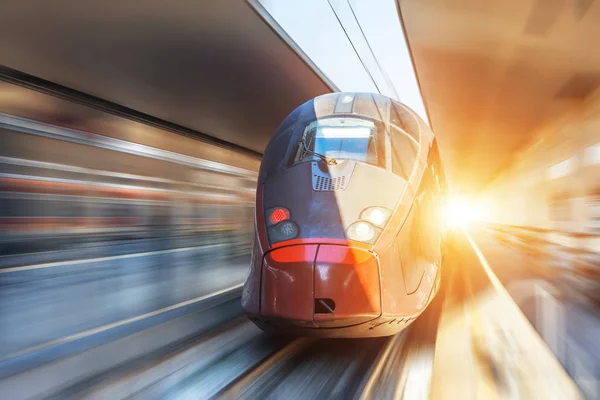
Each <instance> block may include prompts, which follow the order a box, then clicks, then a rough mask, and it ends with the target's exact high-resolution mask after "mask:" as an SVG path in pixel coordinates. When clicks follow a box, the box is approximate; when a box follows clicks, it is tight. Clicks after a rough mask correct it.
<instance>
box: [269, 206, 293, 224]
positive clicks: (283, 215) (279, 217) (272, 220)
mask: <svg viewBox="0 0 600 400" xmlns="http://www.w3.org/2000/svg"><path fill="white" fill-rule="evenodd" d="M286 219H290V212H289V210H288V209H286V208H283V207H278V208H275V209H273V210H272V211H271V213H270V215H269V224H270V225H275V224H278V223H280V222H281V221H285V220H286Z"/></svg>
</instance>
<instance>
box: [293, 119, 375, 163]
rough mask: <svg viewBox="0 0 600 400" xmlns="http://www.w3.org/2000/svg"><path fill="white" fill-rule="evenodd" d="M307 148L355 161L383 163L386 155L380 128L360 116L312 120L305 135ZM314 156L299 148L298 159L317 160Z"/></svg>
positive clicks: (340, 158)
mask: <svg viewBox="0 0 600 400" xmlns="http://www.w3.org/2000/svg"><path fill="white" fill-rule="evenodd" d="M303 140H304V143H305V145H306V148H307V149H308V150H310V151H312V152H315V153H319V154H321V155H323V156H326V157H329V158H335V159H336V160H356V161H362V162H366V163H369V164H374V165H379V166H383V165H384V159H385V157H384V154H383V151H382V150H380V149H379V148H380V147H382V145H383V140H384V138H383V137H382V138H381V141H382V143H378V141H379V138H378V134H377V129H376V127H375V124H374V123H373V122H372V121H368V120H362V119H357V118H328V119H324V120H319V121H315V122H313V123H312V124H311V125H309V126H308V128H307V130H306V132H305V134H304V137H303ZM315 159H317V157H315V156H314V155H312V154H310V153H308V152H305V151H302V150H300V151H299V152H298V154H297V156H296V162H300V161H305V160H315Z"/></svg>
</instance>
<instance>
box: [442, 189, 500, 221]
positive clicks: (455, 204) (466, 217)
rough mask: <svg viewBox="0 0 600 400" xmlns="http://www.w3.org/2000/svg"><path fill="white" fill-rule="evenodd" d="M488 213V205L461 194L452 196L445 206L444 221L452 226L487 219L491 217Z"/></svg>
mask: <svg viewBox="0 0 600 400" xmlns="http://www.w3.org/2000/svg"><path fill="white" fill-rule="evenodd" d="M488 214H489V210H488V207H485V206H484V205H483V204H481V203H478V202H473V201H470V200H469V199H467V198H466V197H461V196H456V197H450V198H449V199H448V201H447V203H446V205H445V207H444V221H445V223H446V225H448V226H450V227H452V228H456V227H464V226H466V225H468V224H470V223H471V222H473V221H482V220H485V219H487V218H488V217H489V215H488Z"/></svg>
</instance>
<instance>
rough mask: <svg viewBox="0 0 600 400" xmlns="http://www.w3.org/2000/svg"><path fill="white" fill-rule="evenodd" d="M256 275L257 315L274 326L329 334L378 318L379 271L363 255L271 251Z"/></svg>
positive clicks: (310, 248) (331, 250)
mask: <svg viewBox="0 0 600 400" xmlns="http://www.w3.org/2000/svg"><path fill="white" fill-rule="evenodd" d="M261 275H262V278H261V301H260V303H261V305H260V313H261V315H262V317H263V318H266V319H267V320H272V321H274V323H276V324H278V323H282V324H291V325H295V326H303V327H306V328H335V327H344V326H349V325H355V324H359V323H362V322H366V321H369V320H371V319H374V318H377V317H378V316H379V315H380V314H381V293H380V282H379V276H380V275H379V265H378V261H377V258H376V257H375V256H374V255H373V254H372V253H371V252H369V251H367V250H362V249H358V248H353V247H348V246H342V245H330V244H305V245H296V246H287V247H282V248H277V249H274V250H272V251H270V252H269V253H267V254H266V255H265V257H264V259H263V264H262V274H261Z"/></svg>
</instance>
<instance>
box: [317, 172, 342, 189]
mask: <svg viewBox="0 0 600 400" xmlns="http://www.w3.org/2000/svg"><path fill="white" fill-rule="evenodd" d="M313 188H314V189H315V190H316V191H320V192H331V191H332V190H344V189H345V188H346V177H345V176H338V177H336V178H329V177H326V176H319V175H313Z"/></svg>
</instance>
